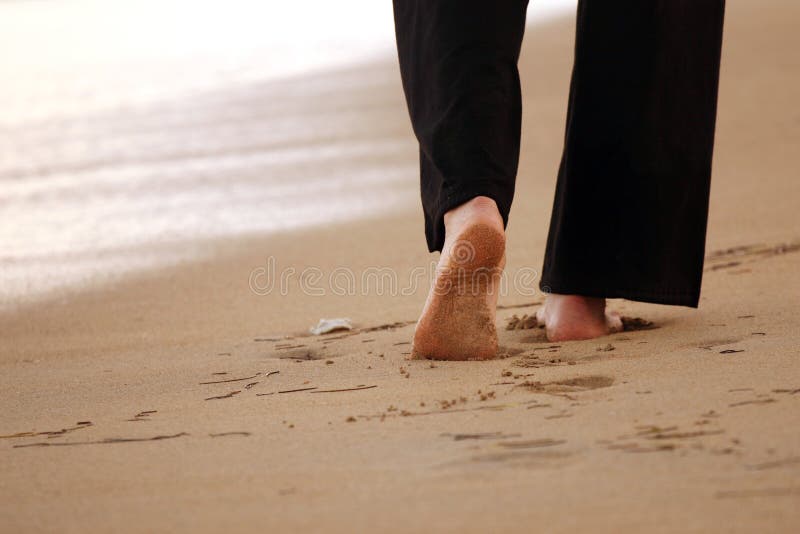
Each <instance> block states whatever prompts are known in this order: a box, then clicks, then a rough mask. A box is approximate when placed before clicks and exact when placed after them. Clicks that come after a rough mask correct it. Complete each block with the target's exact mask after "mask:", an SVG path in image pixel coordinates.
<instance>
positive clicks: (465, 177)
mask: <svg viewBox="0 0 800 534" xmlns="http://www.w3.org/2000/svg"><path fill="white" fill-rule="evenodd" d="M527 3H528V2H527V0H394V17H395V28H396V37H397V49H398V55H399V60H400V72H401V76H402V82H403V89H404V92H405V96H406V101H407V104H408V110H409V114H410V117H411V124H412V127H413V130H414V134H415V135H416V137H417V139H418V141H419V149H420V150H419V153H420V183H421V195H422V205H423V211H424V214H425V235H426V238H427V243H428V248H429V250H431V251H434V250H441V247H442V244H443V242H444V237H445V236H444V222H443V216H444V214H445V213H446V212H447V211H449V210H450V209H452V208H454V207H456V206H458V205H460V204H462V203H464V202H466V201H467V200H469V199H471V198H474V197H476V196H487V197H490V198H492V199H494V200H495V202H496V203H497V206H498V208H499V210H500V213H501V215H502V217H503V222H504V223H505V224H507V222H508V215H509V211H510V209H511V202H512V199H513V197H514V184H515V180H516V176H517V167H518V161H519V150H520V126H521V114H522V104H521V94H520V80H519V74H518V71H517V60H518V58H519V54H520V47H521V44H522V38H523V34H524V31H525V14H526V9H527ZM724 7H725V2H724V0H615V1H604V0H580V1H579V4H578V13H577V32H576V42H575V61H574V65H573V71H572V80H571V86H570V91H569V102H568V111H567V123H566V135H565V143H564V150H563V155H562V159H561V165H560V169H559V172H558V179H557V185H556V194H555V201H554V205H553V212H552V217H551V221H550V230H549V235H548V239H547V248H546V251H545V259H544V267H543V269H542V277H541V281H540V287H541V288H542V290H543V291H546V292H553V293H561V294H575V295H585V296H597V297H608V298H615V297H619V298H626V299H631V300H639V301H646V302H656V303H662V304H676V305H685V306H697V303H698V299H699V295H700V285H701V279H702V271H703V257H704V249H705V235H706V220H707V215H708V197H709V185H710V178H711V160H712V150H713V145H714V126H715V120H716V107H717V88H718V83H719V63H720V49H721V43H722V26H723V15H724ZM540 53H547V51H541V52H540ZM565 96H566V95H565ZM531 231H533V229H531Z"/></svg>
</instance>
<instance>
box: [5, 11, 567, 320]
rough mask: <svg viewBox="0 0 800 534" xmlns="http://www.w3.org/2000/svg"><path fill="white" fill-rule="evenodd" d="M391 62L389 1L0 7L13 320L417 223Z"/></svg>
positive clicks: (533, 16) (543, 14) (8, 299)
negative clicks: (83, 294)
mask: <svg viewBox="0 0 800 534" xmlns="http://www.w3.org/2000/svg"><path fill="white" fill-rule="evenodd" d="M573 7H574V2H570V1H565V0H550V1H549V2H538V3H536V5H535V6H533V7H532V9H531V12H530V13H529V19H530V20H537V19H544V18H547V17H550V16H553V15H554V14H557V13H561V12H562V11H564V10H569V9H571V8H573ZM312 14H313V16H312ZM393 46H394V36H393V25H392V13H391V3H390V2H373V1H367V0H363V1H357V0H348V1H342V2H335V3H334V2H314V3H313V7H309V5H308V3H292V2H270V1H266V2H265V1H261V2H245V1H243V0H231V1H227V2H219V3H210V2H188V1H183V0H159V1H154V0H150V1H143V2H122V1H119V0H113V1H110V0H103V1H99V0H86V1H63V2H47V1H40V2H3V3H0V79H2V80H3V83H2V84H0V101H2V102H3V106H2V112H0V281H1V282H2V283H1V284H0V302H1V303H2V306H3V307H8V306H11V305H14V304H16V303H19V302H22V301H24V300H26V299H30V298H35V297H40V296H43V295H46V294H47V293H48V292H50V291H52V290H56V289H63V288H69V287H78V288H80V287H82V286H84V285H91V284H97V283H101V282H104V281H113V280H114V279H116V278H118V277H120V276H123V275H125V274H127V273H130V272H133V271H137V270H140V269H150V268H156V267H160V266H164V265H168V264H171V263H174V262H179V261H183V260H187V259H192V258H196V257H198V256H202V255H203V254H205V253H208V249H207V248H206V247H204V246H203V245H202V244H201V243H202V242H208V241H210V240H214V239H219V238H227V237H234V236H241V235H246V234H264V233H269V232H275V231H282V230H286V229H292V228H299V227H303V226H308V225H315V224H326V223H330V222H332V221H337V220H346V219H354V218H363V217H368V216H370V215H374V214H378V213H381V214H385V213H388V212H392V211H400V210H410V209H413V208H414V206H415V203H416V202H417V192H416V187H417V178H416V162H415V161H414V158H413V157H409V156H410V155H411V154H413V151H414V148H413V140H412V139H410V128H408V126H407V125H406V124H404V125H403V127H404V128H405V129H406V130H408V131H407V132H406V134H407V135H403V132H398V131H397V130H396V129H395V130H392V129H391V128H389V129H386V128H384V129H381V128H380V127H376V125H375V124H373V125H372V126H369V125H365V121H368V119H367V118H366V116H367V115H369V114H371V116H372V119H369V120H372V121H375V120H376V119H375V117H380V116H381V114H386V113H389V114H392V116H394V115H393V114H397V113H404V109H402V101H401V100H399V99H398V95H399V88H398V87H397V84H398V83H399V80H398V79H397V75H396V73H395V72H394V70H393V69H395V67H394V61H395V59H394V53H395V52H394V48H393ZM352 65H362V66H363V67H358V68H356V70H352V68H351V67H349V66H352ZM349 69H350V70H349ZM359 69H360V70H359ZM370 69H372V70H374V71H375V73H372V72H370ZM326 73H327V74H326ZM357 91H361V94H362V96H363V98H361V97H359V98H354V97H352V95H351V96H350V97H349V98H348V94H350V93H352V92H357ZM383 94H385V96H383ZM365 108H366V110H365ZM376 110H377V111H376ZM395 122H397V121H395ZM378 126H379V125H378ZM370 127H371V128H373V129H374V131H373V130H368V129H367V128H370ZM387 128H388V127H387Z"/></svg>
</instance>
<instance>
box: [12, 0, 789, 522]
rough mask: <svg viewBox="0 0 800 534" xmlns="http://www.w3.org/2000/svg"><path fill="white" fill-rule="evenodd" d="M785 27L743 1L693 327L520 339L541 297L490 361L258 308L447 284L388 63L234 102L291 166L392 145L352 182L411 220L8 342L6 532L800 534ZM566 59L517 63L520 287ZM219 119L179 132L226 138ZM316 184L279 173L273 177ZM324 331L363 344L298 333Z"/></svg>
mask: <svg viewBox="0 0 800 534" xmlns="http://www.w3.org/2000/svg"><path fill="white" fill-rule="evenodd" d="M799 16H800V5H798V4H797V3H796V2H793V1H789V0H785V1H778V0H769V1H767V2H745V1H743V0H739V1H730V2H728V12H727V20H726V28H725V44H724V51H723V65H722V81H721V90H720V101H719V119H718V132H717V145H716V152H715V161H714V177H713V180H712V202H711V213H710V219H709V233H708V247H707V256H708V260H707V263H706V272H705V278H704V285H703V293H702V298H701V303H700V308H699V309H698V310H692V309H688V308H675V307H665V306H655V305H647V304H640V303H633V302H623V301H613V302H612V303H611V307H612V308H613V309H616V310H619V311H620V312H621V313H622V314H623V315H626V316H628V317H638V318H642V319H644V320H645V321H648V322H651V323H652V325H651V328H649V329H644V330H632V331H626V332H622V333H619V334H615V335H612V336H609V337H607V338H601V339H596V340H591V341H583V342H568V343H558V344H554V343H549V342H547V341H546V340H545V339H544V338H543V335H542V330H540V329H537V328H529V329H519V330H506V329H505V328H504V326H505V324H506V320H507V319H509V318H511V317H512V316H513V315H517V316H520V317H521V316H523V315H524V314H528V315H530V314H532V313H534V312H535V310H536V306H537V304H538V303H539V302H541V299H542V295H541V294H538V293H537V294H534V295H522V294H519V293H514V292H509V294H508V295H504V296H502V297H501V299H500V304H501V309H500V310H498V318H497V321H498V331H499V336H500V346H501V355H502V356H503V357H502V358H500V359H497V360H494V361H485V362H429V361H419V360H408V359H407V358H408V354H409V352H410V350H411V349H410V344H409V342H410V340H411V338H412V334H413V329H414V321H415V320H416V317H417V314H418V313H419V310H420V309H421V307H422V304H423V302H424V299H425V293H426V289H427V288H426V287H425V285H424V284H420V285H419V286H418V287H416V288H415V289H414V290H411V291H406V292H405V293H406V294H398V292H397V291H394V292H393V291H378V290H373V291H367V293H368V294H360V293H361V291H356V293H359V294H356V295H342V296H338V295H334V294H331V292H330V291H327V294H326V295H325V296H317V295H313V294H307V293H308V292H303V291H302V288H301V287H300V284H299V282H298V278H297V274H296V275H295V277H294V278H291V279H290V283H289V285H288V288H287V289H288V291H287V294H286V295H282V294H280V293H281V292H280V291H279V288H277V289H275V290H274V291H272V292H271V293H270V294H267V295H259V294H256V293H255V292H254V291H252V290H251V287H250V280H251V275H252V273H253V272H254V269H259V268H263V267H265V265H267V264H268V259H267V258H269V257H273V258H275V261H276V266H277V269H284V268H294V269H295V272H296V273H298V274H299V273H300V272H301V271H303V269H305V268H307V267H315V268H317V269H319V270H320V271H321V272H322V273H324V275H325V276H328V275H329V273H331V272H333V271H334V270H335V269H337V268H341V267H347V268H349V269H351V270H352V272H354V273H358V274H359V275H360V274H361V273H363V272H364V271H365V270H366V269H369V268H371V267H381V268H382V267H391V268H393V269H395V270H396V272H398V273H400V274H401V276H400V279H401V280H403V279H404V277H406V276H409V273H411V272H412V270H413V269H414V268H415V267H420V266H422V267H427V266H428V265H429V264H430V262H431V261H434V260H435V257H434V256H432V255H429V254H427V252H426V250H425V246H424V242H423V235H422V217H421V213H420V209H419V207H418V206H417V205H416V202H415V198H414V195H415V191H416V182H417V177H416V175H415V171H416V146H415V144H414V142H413V139H412V138H411V130H410V125H409V123H408V119H407V116H406V111H405V108H404V103H403V97H402V93H401V89H400V85H399V74H398V71H397V67H396V61H395V58H393V57H387V58H386V60H385V61H381V62H374V63H369V64H365V65H358V66H354V67H352V68H347V69H341V70H337V71H334V72H328V73H323V74H319V75H315V76H314V77H309V78H293V79H289V80H285V81H281V82H275V83H273V84H267V85H266V86H264V87H252V88H248V89H247V90H246V91H242V92H241V94H240V95H239V96H238V97H237V98H238V100H236V102H238V103H244V104H248V103H252V102H254V101H257V99H259V98H268V97H269V98H272V97H274V96H275V95H282V96H281V98H283V100H280V101H279V102H278V104H275V101H274V100H273V101H271V107H266V108H265V109H268V110H277V111H274V113H278V112H280V113H282V115H281V116H280V119H281V120H284V119H286V120H291V121H294V123H295V124H296V125H297V129H298V131H300V132H305V133H304V135H298V136H297V137H296V138H295V140H292V139H290V140H289V141H287V143H294V142H296V143H300V144H302V143H305V145H302V146H299V147H298V148H303V149H305V148H308V149H309V150H311V151H313V149H314V148H315V147H318V146H319V147H321V148H324V147H325V146H326V145H325V143H326V142H327V143H333V142H336V143H339V144H344V145H347V144H348V143H358V142H362V141H363V142H366V141H371V142H379V143H384V146H388V147H391V148H390V149H387V150H386V151H384V152H382V153H380V154H379V155H376V156H370V155H369V154H361V155H358V156H353V157H352V158H351V159H350V160H349V161H350V163H349V164H350V165H351V166H352V169H353V172H354V173H358V172H363V170H364V169H365V168H369V169H378V170H379V169H380V168H381V167H382V166H383V167H385V168H387V169H392V172H397V169H404V170H406V171H407V177H406V178H407V179H406V180H405V182H404V183H402V184H396V185H395V186H394V187H395V188H396V189H397V195H398V196H399V198H401V199H402V200H403V202H400V203H399V204H398V205H397V206H396V207H395V208H393V209H392V210H387V211H386V212H385V213H381V212H379V213H372V212H365V213H366V214H365V215H364V216H363V217H360V218H359V219H358V220H356V221H350V222H340V223H336V224H331V225H326V226H323V227H319V226H318V227H314V228H300V229H296V230H291V231H286V232H282V233H269V234H259V233H252V234H242V235H238V236H233V237H231V236H226V237H224V238H214V239H209V240H207V241H197V242H193V243H191V244H180V243H178V244H175V245H173V246H174V247H194V248H198V247H199V248H201V249H202V250H203V252H204V253H203V254H202V255H201V256H200V257H198V258H197V259H194V260H191V261H188V260H187V261H180V262H177V263H175V264H173V265H169V266H166V267H163V268H159V269H156V270H142V271H138V272H136V273H134V274H131V275H128V276H124V277H120V278H113V279H109V280H105V279H103V280H100V279H98V280H97V281H96V283H95V284H94V285H91V284H90V285H89V287H81V288H80V289H63V288H62V289H58V290H55V291H53V292H51V293H49V294H48V295H46V296H45V297H43V298H38V299H35V300H34V299H31V300H30V301H29V302H22V303H19V304H18V305H15V307H14V309H12V310H9V311H7V312H6V313H4V314H3V315H2V316H0V344H1V347H0V391H2V405H1V406H0V407H1V409H2V414H1V415H0V473H2V483H0V531H2V532H39V531H41V532H44V531H50V532H54V531H58V532H85V531H90V532H99V531H115V532H144V531H151V532H152V531H195V532H214V531H222V530H225V531H252V530H256V529H258V530H269V531H314V532H319V531H337V532H338V531H364V530H367V529H369V530H381V531H386V532H394V531H419V532H428V531H437V532H487V531H509V532H517V531H518V532H576V531H580V532H623V531H631V532H643V531H644V532H793V531H796V528H797V524H798V521H800V506H799V505H800V425H798V422H799V421H800V419H799V416H800V362H799V361H798V359H799V358H800V349H798V347H799V346H800V318H799V317H798V310H799V308H798V304H800V214H798V210H797V208H798V198H800V195H798V194H799V193H800V185H798V175H799V174H800V153H799V152H798V147H800V112H799V111H798V110H797V95H798V94H800V57H798V55H797V52H796V51H797V49H798V46H800V43H798V37H797V31H796V27H795V26H796V24H795V21H797V20H798V17H799ZM573 38H574V22H573V20H572V19H558V20H555V21H553V22H551V23H548V24H546V25H543V26H540V27H537V28H536V29H535V31H533V30H532V29H529V31H528V33H527V35H526V38H525V44H524V50H523V54H522V59H521V62H520V68H521V76H522V80H523V87H524V109H525V111H524V124H523V140H522V147H523V153H522V159H521V165H520V175H519V180H518V188H517V191H518V192H517V197H516V199H515V204H514V209H513V210H512V216H511V223H510V226H509V229H508V265H507V268H508V270H509V272H511V273H514V272H518V271H519V270H520V269H522V268H525V267H532V268H534V269H537V270H538V269H539V268H540V266H541V261H542V253H543V249H544V243H545V238H546V231H547V222H548V220H549V213H550V204H551V202H552V195H553V189H554V186H555V173H556V169H557V165H558V160H559V151H560V148H561V144H562V139H563V137H562V135H563V121H564V116H565V106H566V95H567V87H568V81H569V72H570V67H571V53H572V44H573ZM264 95H266V96H264ZM309 95H311V97H309ZM312 97H313V98H312ZM230 101H231V100H230V99H227V100H226V99H224V98H215V95H205V96H198V99H197V102H189V103H188V104H186V103H184V104H185V108H179V109H186V110H192V112H197V113H200V114H203V113H205V114H206V115H203V116H204V117H206V116H207V117H212V118H213V117H216V116H225V109H224V108H222V109H220V108H219V106H225V105H226V103H228V102H230ZM215 102H216V105H217V106H218V107H217V108H213V109H208V107H209V105H210V104H209V103H212V104H213V103H215ZM167 105H168V104H164V105H162V106H160V107H159V106H156V105H154V106H153V107H152V109H150V112H151V113H152V114H157V113H159V112H160V111H163V109H164V107H165V106H167ZM147 111H148V110H147V109H146V110H145V111H144V112H141V113H145V112H147ZM188 112H189V111H187V113H188ZM109 113H111V112H109ZM119 113H124V110H122V111H119ZM270 113H271V111H270V112H265V113H264V114H263V116H260V117H258V119H257V120H259V121H263V122H264V123H265V124H267V125H268V124H270V121H273V120H276V119H275V117H274V116H272V115H270ZM145 114H146V113H145ZM320 117H327V119H326V120H325V121H323V122H325V124H326V125H328V126H327V128H328V129H327V130H324V131H323V132H322V134H319V135H317V136H315V135H314V132H315V131H317V132H319V131H320V130H315V129H314V128H315V127H316V126H314V125H315V124H317V122H319V121H320ZM105 120H110V121H113V120H114V116H113V113H112V114H111V115H108V116H107V117H106V118H105ZM315 121H316V122H315ZM330 121H333V124H334V125H333V126H331V122H330ZM150 122H152V121H150ZM130 124H133V126H130ZM136 124H137V122H136V121H134V122H133V123H129V124H128V125H129V126H130V127H135V125H136ZM208 124H209V126H208V128H209V132H210V130H211V128H212V126H211V125H213V124H214V121H213V120H209V123H208ZM309 124H311V126H308V125H309ZM164 128H165V131H166V132H167V133H166V134H165V135H167V134H169V132H170V131H171V130H170V129H169V128H170V125H169V124H165V125H164ZM202 134H203V131H202V130H201V131H200V132H199V133H198V132H195V133H194V135H202ZM173 135H174V142H176V143H180V139H181V137H180V136H181V135H185V131H182V130H180V129H179V128H175V130H174V133H173ZM208 135H212V134H211V133H208ZM228 141H229V140H228ZM247 141H248V142H252V139H247ZM243 144H244V140H243ZM248 146H249V145H248ZM252 150H256V149H252ZM243 153H246V151H243ZM233 156H236V153H234V154H233ZM112 164H113V162H112ZM337 165H339V167H337V168H336V169H335V170H336V171H337V172H341V171H342V170H343V169H344V170H345V171H346V170H347V168H348V167H347V165H346V162H345V164H342V163H338V164H337ZM341 165H344V167H341ZM307 170H308V164H305V165H294V164H293V165H287V166H286V169H285V172H286V173H287V180H291V179H292V176H293V175H292V173H295V174H294V176H297V177H301V176H302V173H304V172H306V171H307ZM371 172H375V171H371ZM186 187H191V184H186ZM376 194H378V193H376ZM403 195H405V196H403ZM4 224H6V222H4ZM134 252H135V251H134ZM255 272H259V271H255ZM319 285H322V284H319ZM357 289H359V288H357ZM322 317H350V318H352V319H353V322H354V324H355V326H356V328H355V329H354V330H353V331H352V332H349V333H347V332H345V333H342V332H337V333H331V334H327V335H323V336H311V335H310V334H308V328H309V327H310V326H313V325H314V324H315V323H316V322H317V321H318V320H319V319H320V318H322ZM342 390H349V391H342Z"/></svg>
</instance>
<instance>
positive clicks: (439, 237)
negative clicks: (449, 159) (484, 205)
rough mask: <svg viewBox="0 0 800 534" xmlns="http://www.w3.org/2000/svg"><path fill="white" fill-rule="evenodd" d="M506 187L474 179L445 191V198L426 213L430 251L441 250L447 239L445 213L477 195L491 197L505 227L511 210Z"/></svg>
mask: <svg viewBox="0 0 800 534" xmlns="http://www.w3.org/2000/svg"><path fill="white" fill-rule="evenodd" d="M512 196H513V192H512V194H511V195H509V193H508V191H506V188H505V187H503V186H499V185H497V183H496V182H493V181H490V180H486V181H483V180H482V181H473V182H468V183H467V184H460V185H459V186H458V188H453V189H452V190H451V191H448V192H445V194H444V195H443V197H444V199H443V200H442V201H440V202H439V204H438V205H437V206H436V207H435V208H434V210H433V212H432V213H425V238H426V240H427V242H428V251H429V252H435V251H439V252H441V250H442V247H443V246H444V240H445V237H446V236H445V228H444V214H445V213H447V212H448V211H450V210H452V209H454V208H457V207H458V206H460V205H461V204H464V203H465V202H469V201H470V200H472V199H473V198H475V197H489V198H491V199H492V200H494V201H495V203H496V204H497V209H498V210H499V211H500V215H501V216H502V217H503V228H505V227H506V225H507V224H508V214H509V212H510V211H511V201H510V198H511V197H512Z"/></svg>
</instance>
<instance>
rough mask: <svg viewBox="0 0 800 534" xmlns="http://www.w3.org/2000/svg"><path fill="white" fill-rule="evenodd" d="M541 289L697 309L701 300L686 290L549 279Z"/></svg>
mask: <svg viewBox="0 0 800 534" xmlns="http://www.w3.org/2000/svg"><path fill="white" fill-rule="evenodd" d="M539 289H541V290H542V292H544V293H556V294H559V295H580V296H582V297H597V298H610V299H626V300H634V301H638V302H649V303H652V304H667V305H670V306H686V307H689V308H697V305H698V303H699V300H700V294H699V291H698V292H690V293H687V292H686V291H684V290H671V289H650V288H649V289H646V290H641V289H634V288H617V287H613V286H609V287H599V286H596V285H592V284H583V283H581V282H577V283H576V282H571V283H559V282H556V281H553V280H552V279H549V278H542V280H541V282H540V283H539Z"/></svg>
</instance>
